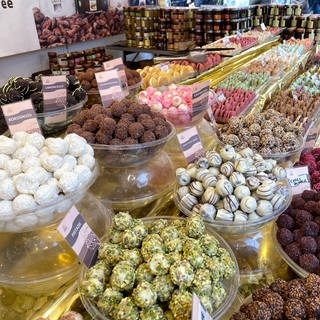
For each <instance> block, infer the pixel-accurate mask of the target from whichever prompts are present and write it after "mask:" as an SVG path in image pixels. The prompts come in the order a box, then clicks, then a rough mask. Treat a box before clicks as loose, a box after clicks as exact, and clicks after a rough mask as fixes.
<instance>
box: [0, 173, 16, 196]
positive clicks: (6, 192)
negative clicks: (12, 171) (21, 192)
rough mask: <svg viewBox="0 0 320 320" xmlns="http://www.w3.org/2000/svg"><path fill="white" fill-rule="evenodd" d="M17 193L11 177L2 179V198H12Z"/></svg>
mask: <svg viewBox="0 0 320 320" xmlns="http://www.w3.org/2000/svg"><path fill="white" fill-rule="evenodd" d="M16 195H17V190H16V188H15V186H14V183H13V180H12V179H11V178H6V179H4V180H2V181H0V199H3V200H12V199H14V197H15V196H16Z"/></svg>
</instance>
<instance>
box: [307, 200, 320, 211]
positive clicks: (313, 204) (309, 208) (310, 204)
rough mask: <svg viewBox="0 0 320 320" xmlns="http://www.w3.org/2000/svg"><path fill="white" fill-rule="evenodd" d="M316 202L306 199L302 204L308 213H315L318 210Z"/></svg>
mask: <svg viewBox="0 0 320 320" xmlns="http://www.w3.org/2000/svg"><path fill="white" fill-rule="evenodd" d="M317 205H318V203H317V202H315V201H307V202H306V204H305V205H304V210H307V211H309V212H310V213H313V214H317V212H318V206H317Z"/></svg>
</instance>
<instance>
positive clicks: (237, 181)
mask: <svg viewBox="0 0 320 320" xmlns="http://www.w3.org/2000/svg"><path fill="white" fill-rule="evenodd" d="M229 181H230V182H231V183H232V185H233V186H234V187H238V186H240V185H243V184H245V183H246V178H245V177H244V175H243V174H242V173H240V172H233V173H232V174H231V176H230V177H229Z"/></svg>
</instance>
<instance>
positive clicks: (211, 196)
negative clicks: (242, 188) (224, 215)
mask: <svg viewBox="0 0 320 320" xmlns="http://www.w3.org/2000/svg"><path fill="white" fill-rule="evenodd" d="M219 200H220V196H219V195H218V193H217V192H216V189H215V188H213V187H209V188H207V189H206V191H205V192H204V194H203V195H202V198H201V201H202V202H203V203H210V204H212V205H214V204H216V203H217V202H218V201H219Z"/></svg>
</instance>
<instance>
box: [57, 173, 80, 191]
mask: <svg viewBox="0 0 320 320" xmlns="http://www.w3.org/2000/svg"><path fill="white" fill-rule="evenodd" d="M79 184H80V181H79V179H78V175H77V174H76V173H73V172H64V173H63V174H62V176H61V178H60V179H59V184H58V185H59V187H60V188H61V190H62V191H63V192H64V193H71V192H74V191H76V190H77V189H78V187H79Z"/></svg>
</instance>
